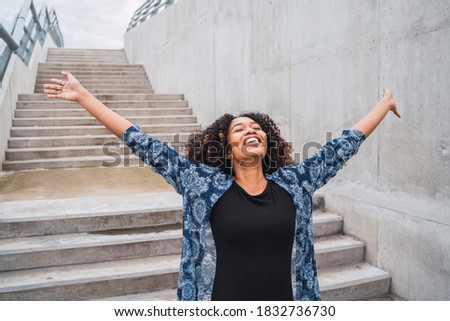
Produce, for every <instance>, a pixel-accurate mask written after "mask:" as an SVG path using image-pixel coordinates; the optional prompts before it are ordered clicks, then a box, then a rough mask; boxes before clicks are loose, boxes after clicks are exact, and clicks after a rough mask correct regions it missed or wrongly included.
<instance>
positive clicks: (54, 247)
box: [0, 192, 390, 300]
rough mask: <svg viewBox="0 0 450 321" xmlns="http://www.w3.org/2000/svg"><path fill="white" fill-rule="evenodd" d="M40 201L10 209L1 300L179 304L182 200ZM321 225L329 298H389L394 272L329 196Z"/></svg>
mask: <svg viewBox="0 0 450 321" xmlns="http://www.w3.org/2000/svg"><path fill="white" fill-rule="evenodd" d="M35 202H36V203H35V206H36V207H44V208H45V209H46V210H45V214H44V212H43V211H42V212H39V211H35V212H34V213H31V212H30V211H28V212H27V211H21V210H20V209H18V207H17V206H13V205H11V208H10V207H9V206H10V205H8V204H7V206H5V208H4V209H3V210H2V212H1V213H0V218H1V220H0V231H1V234H0V238H1V239H0V271H1V272H0V300H100V299H102V300H174V299H175V296H176V291H175V287H176V283H177V276H178V265H179V257H180V249H181V199H180V197H179V196H178V195H177V194H175V193H174V192H165V193H154V194H153V195H151V196H150V197H149V195H148V194H146V195H134V196H128V197H126V199H119V198H102V197H99V198H91V199H84V200H83V201H80V199H73V200H68V199H65V200H53V201H50V200H45V201H42V200H41V201H35ZM99 203H100V204H104V203H106V204H107V206H103V207H102V208H100V209H99V207H98V204H99ZM132 204H139V208H133V206H132ZM28 205H30V204H28ZM313 222H314V233H315V235H316V239H315V248H316V256H317V264H318V268H319V282H320V286H321V291H322V298H323V299H324V300H357V299H364V298H371V297H379V296H382V295H385V294H387V293H388V291H389V282H390V277H389V274H388V273H386V272H384V271H382V270H380V269H377V268H375V267H373V266H370V265H369V264H367V263H364V242H362V241H359V240H356V239H354V238H352V237H350V236H346V235H343V234H342V226H343V220H342V217H341V216H339V215H336V214H333V213H329V212H327V211H326V210H325V209H324V207H323V198H322V197H316V198H315V206H314V220H313Z"/></svg>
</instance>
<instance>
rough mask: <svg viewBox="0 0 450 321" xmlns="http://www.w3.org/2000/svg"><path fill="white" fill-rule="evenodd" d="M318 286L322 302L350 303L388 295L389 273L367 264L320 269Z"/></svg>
mask: <svg viewBox="0 0 450 321" xmlns="http://www.w3.org/2000/svg"><path fill="white" fill-rule="evenodd" d="M318 272H319V286H320V291H321V296H322V300H324V301H350V300H361V299H365V298H371V297H378V296H383V295H386V294H388V293H389V286H390V276H389V273H388V272H386V271H383V270H381V269H379V268H377V267H374V266H372V265H370V264H367V263H360V264H354V265H350V266H342V267H332V268H326V269H320V270H319V271H318Z"/></svg>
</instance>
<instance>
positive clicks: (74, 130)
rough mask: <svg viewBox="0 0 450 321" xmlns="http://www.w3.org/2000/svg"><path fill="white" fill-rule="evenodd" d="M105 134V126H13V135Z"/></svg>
mask: <svg viewBox="0 0 450 321" xmlns="http://www.w3.org/2000/svg"><path fill="white" fill-rule="evenodd" d="M140 127H141V129H142V130H143V131H144V132H146V133H148V134H154V133H174V132H175V133H178V132H179V133H181V132H184V133H186V132H190V133H192V132H195V131H197V130H199V129H200V125H199V124H162V125H145V124H144V125H141V126H140ZM80 134H85V135H104V134H109V130H108V129H106V128H105V127H104V126H100V125H99V126H51V127H13V128H11V137H38V136H71V135H77V136H79V135H80Z"/></svg>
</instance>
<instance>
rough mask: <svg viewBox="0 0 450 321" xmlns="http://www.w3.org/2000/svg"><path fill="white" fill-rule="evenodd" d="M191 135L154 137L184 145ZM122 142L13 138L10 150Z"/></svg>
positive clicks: (92, 138) (90, 137) (108, 137)
mask: <svg viewBox="0 0 450 321" xmlns="http://www.w3.org/2000/svg"><path fill="white" fill-rule="evenodd" d="M189 135H190V133H167V134H166V133H155V134H152V137H154V138H155V139H159V140H161V141H163V142H170V143H172V142H175V143H184V142H187V141H188V138H189ZM111 142H121V141H120V140H119V138H117V137H116V136H114V135H112V134H105V135H74V136H48V137H11V138H9V139H8V148H9V149H16V148H23V149H27V148H38V147H44V148H49V147H69V146H98V145H103V144H105V143H111Z"/></svg>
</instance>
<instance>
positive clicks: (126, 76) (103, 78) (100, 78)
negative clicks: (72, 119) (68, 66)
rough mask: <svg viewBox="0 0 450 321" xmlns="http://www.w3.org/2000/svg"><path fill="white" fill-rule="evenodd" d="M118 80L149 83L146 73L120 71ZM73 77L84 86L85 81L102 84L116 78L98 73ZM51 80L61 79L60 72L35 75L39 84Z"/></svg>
mask: <svg viewBox="0 0 450 321" xmlns="http://www.w3.org/2000/svg"><path fill="white" fill-rule="evenodd" d="M116 74H119V73H116ZM120 74H121V75H120V79H121V80H122V79H123V80H133V79H134V80H140V81H149V80H148V77H147V74H146V73H142V72H137V73H130V72H127V71H121V72H120ZM75 77H76V78H77V79H78V80H79V81H80V82H81V83H82V84H84V83H85V82H87V81H91V82H97V83H103V82H108V81H110V80H111V79H115V78H116V77H117V76H114V75H112V74H106V75H102V74H101V73H100V72H99V74H97V76H95V75H94V74H88V75H80V74H78V73H76V74H75ZM51 78H58V79H62V76H61V70H58V71H55V72H54V73H45V74H42V75H39V74H38V75H37V77H36V81H37V82H39V83H48V82H49V81H50V79H51Z"/></svg>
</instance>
